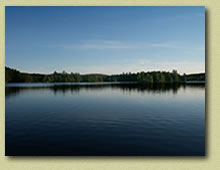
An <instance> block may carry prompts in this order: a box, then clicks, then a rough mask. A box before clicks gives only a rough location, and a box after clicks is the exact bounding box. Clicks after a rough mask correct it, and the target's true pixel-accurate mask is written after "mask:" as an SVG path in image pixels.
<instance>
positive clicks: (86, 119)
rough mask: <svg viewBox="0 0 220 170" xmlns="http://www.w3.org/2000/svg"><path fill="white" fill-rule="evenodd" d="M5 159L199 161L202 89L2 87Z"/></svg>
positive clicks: (202, 149)
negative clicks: (155, 158)
mask: <svg viewBox="0 0 220 170" xmlns="http://www.w3.org/2000/svg"><path fill="white" fill-rule="evenodd" d="M5 102H6V115H5V116H6V155H204V154H205V86H203V85H187V86H140V85H137V84H107V83H104V84H99V83H98V84H92V83H90V84H86V83H81V84H77V83H75V84H71V83H66V84H62V83H57V84H42V83H38V84H24V83H23V84H6V101H5Z"/></svg>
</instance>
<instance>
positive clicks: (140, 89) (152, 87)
mask: <svg viewBox="0 0 220 170" xmlns="http://www.w3.org/2000/svg"><path fill="white" fill-rule="evenodd" d="M186 87H190V88H205V85H204V84H135V83H134V84H130V83H129V84H126V83H125V84H71V85H69V84H58V85H57V84H50V85H49V86H48V85H45V86H6V88H5V96H6V97H10V96H16V95H18V94H20V93H23V92H25V91H27V90H50V91H52V92H53V93H54V95H56V94H57V93H62V94H63V95H65V94H66V93H69V92H71V93H72V94H73V93H79V92H80V90H89V91H92V90H104V89H112V90H121V91H123V92H137V93H145V92H148V93H167V92H172V93H173V94H174V95H175V94H176V93H177V91H178V90H179V89H180V88H183V89H185V88H186Z"/></svg>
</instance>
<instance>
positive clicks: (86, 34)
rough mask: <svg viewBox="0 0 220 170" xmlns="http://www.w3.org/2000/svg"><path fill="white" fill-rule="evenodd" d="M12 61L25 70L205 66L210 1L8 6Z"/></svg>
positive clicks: (199, 68)
mask: <svg viewBox="0 0 220 170" xmlns="http://www.w3.org/2000/svg"><path fill="white" fill-rule="evenodd" d="M5 19H6V28H5V31H6V34H5V35H6V37H5V39H6V66H9V67H12V68H16V69H18V70H20V71H25V72H37V73H52V72H53V71H55V70H56V71H63V70H65V71H67V72H79V73H83V74H84V73H105V74H115V73H122V72H139V71H152V70H165V71H171V70H173V69H177V70H178V72H180V73H195V72H204V71H205V7H204V6H200V7H6V18H5Z"/></svg>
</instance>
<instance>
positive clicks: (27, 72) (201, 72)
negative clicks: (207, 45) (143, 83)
mask: <svg viewBox="0 0 220 170" xmlns="http://www.w3.org/2000/svg"><path fill="white" fill-rule="evenodd" d="M5 68H9V69H13V70H17V71H19V72H20V73H26V74H42V75H51V74H53V73H54V72H57V73H62V72H66V73H67V74H71V73H78V74H80V75H90V74H101V75H106V76H111V75H120V74H123V73H125V74H126V73H131V74H137V73H141V72H145V73H147V72H169V73H170V72H172V71H173V70H176V71H177V73H178V74H180V75H184V74H186V75H190V74H203V73H204V74H205V71H199V72H192V73H185V72H184V73H179V72H178V70H177V69H172V70H169V71H167V70H154V71H150V70H148V71H146V70H145V71H144V70H142V71H137V72H131V71H127V72H121V73H116V74H106V73H98V72H96V73H95V72H91V73H84V74H81V73H80V72H72V71H71V72H67V71H65V70H63V71H60V72H59V71H56V70H55V71H52V72H50V73H40V72H29V71H21V70H19V69H16V68H14V67H13V68H12V67H9V66H5Z"/></svg>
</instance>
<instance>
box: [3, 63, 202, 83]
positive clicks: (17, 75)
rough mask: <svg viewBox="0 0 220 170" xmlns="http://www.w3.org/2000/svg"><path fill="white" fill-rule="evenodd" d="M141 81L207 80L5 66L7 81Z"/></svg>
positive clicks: (164, 74)
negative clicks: (25, 70) (43, 71)
mask: <svg viewBox="0 0 220 170" xmlns="http://www.w3.org/2000/svg"><path fill="white" fill-rule="evenodd" d="M125 81H126V82H127V81H129V82H139V83H185V82H186V81H205V73H202V74H191V75H186V74H183V75H180V74H179V73H178V72H177V70H173V71H172V72H166V71H151V72H138V73H130V72H129V73H122V74H117V75H104V74H85V75H81V74H79V73H67V72H65V71H63V72H61V73H58V72H56V71H55V72H54V73H52V74H31V73H22V72H20V71H18V70H15V69H11V68H9V67H6V68H5V82H125Z"/></svg>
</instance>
